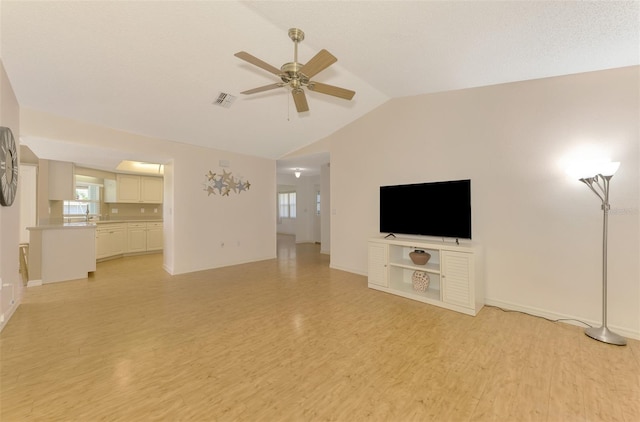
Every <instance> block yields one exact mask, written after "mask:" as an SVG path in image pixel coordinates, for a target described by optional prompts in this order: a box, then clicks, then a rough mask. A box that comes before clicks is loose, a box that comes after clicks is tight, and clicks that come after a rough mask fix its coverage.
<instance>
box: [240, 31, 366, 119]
mask: <svg viewBox="0 0 640 422" xmlns="http://www.w3.org/2000/svg"><path fill="white" fill-rule="evenodd" d="M289 38H291V40H292V41H293V43H294V53H293V62H289V63H285V64H283V65H282V67H281V68H280V69H278V68H277V67H275V66H271V65H270V64H269V63H266V62H263V61H262V60H260V59H259V58H257V57H255V56H252V55H251V54H249V53H247V52H246V51H240V52H239V53H236V54H234V56H236V57H237V58H239V59H242V60H244V61H246V62H248V63H251V64H252V65H254V66H258V67H259V68H261V69H264V70H266V71H267V72H271V73H273V74H274V75H276V76H278V77H279V78H280V79H281V80H282V82H277V83H274V84H269V85H265V86H261V87H258V88H254V89H250V90H248V91H244V92H241V94H245V95H249V94H256V93H258V92H264V91H268V90H271V89H275V88H281V87H289V88H291V95H292V96H293V101H294V102H295V104H296V110H297V111H298V113H302V112H304V111H309V105H308V104H307V97H306V95H305V93H304V90H303V88H307V89H309V90H311V91H314V92H319V93H321V94H327V95H332V96H334V97H338V98H343V99H345V100H351V99H352V98H353V96H354V95H355V91H351V90H349V89H344V88H340V87H337V86H333V85H327V84H323V83H320V82H316V81H312V80H311V78H313V77H314V76H315V75H317V74H318V73H320V72H321V71H323V70H324V69H326V68H328V67H329V66H331V65H332V64H333V63H335V62H336V61H338V59H336V58H335V57H334V56H333V54H331V53H329V52H328V51H327V50H324V49H322V50H320V52H318V54H316V55H315V56H313V57H312V58H311V60H309V61H308V62H307V63H306V64H303V63H299V62H298V43H299V42H301V41H302V40H304V32H302V30H300V29H297V28H291V29H289Z"/></svg>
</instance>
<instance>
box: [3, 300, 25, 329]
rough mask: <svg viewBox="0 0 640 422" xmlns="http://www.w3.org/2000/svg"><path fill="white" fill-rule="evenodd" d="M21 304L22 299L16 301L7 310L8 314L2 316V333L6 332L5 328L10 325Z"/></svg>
mask: <svg viewBox="0 0 640 422" xmlns="http://www.w3.org/2000/svg"><path fill="white" fill-rule="evenodd" d="M20 303H21V299H16V300H15V301H14V302H13V304H12V305H11V307H10V308H9V309H8V310H7V312H5V313H3V314H2V315H0V332H2V330H4V327H6V326H7V324H8V323H9V320H10V319H11V317H12V316H13V314H14V313H15V312H16V310H17V309H18V306H20Z"/></svg>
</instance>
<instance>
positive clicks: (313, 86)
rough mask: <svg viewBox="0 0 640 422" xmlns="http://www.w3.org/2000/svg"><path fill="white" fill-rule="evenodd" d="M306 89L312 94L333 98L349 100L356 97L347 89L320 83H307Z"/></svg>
mask: <svg viewBox="0 0 640 422" xmlns="http://www.w3.org/2000/svg"><path fill="white" fill-rule="evenodd" d="M308 88H309V89H310V90H311V91H313V92H319V93H321V94H327V95H333V96H334V97H338V98H344V99H345V100H350V99H352V98H353V96H354V95H356V92H355V91H351V90H349V89H344V88H340V87H338V86H333V85H327V84H322V83H320V82H313V81H312V82H309V86H308Z"/></svg>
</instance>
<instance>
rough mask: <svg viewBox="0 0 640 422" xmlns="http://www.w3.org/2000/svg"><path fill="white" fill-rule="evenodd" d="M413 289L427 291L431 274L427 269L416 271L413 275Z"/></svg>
mask: <svg viewBox="0 0 640 422" xmlns="http://www.w3.org/2000/svg"><path fill="white" fill-rule="evenodd" d="M411 281H412V282H413V290H415V291H416V292H426V291H427V289H428V288H429V281H430V280H429V274H427V272H426V271H417V270H416V271H414V272H413V275H412V276H411Z"/></svg>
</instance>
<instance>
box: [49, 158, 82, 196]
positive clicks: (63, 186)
mask: <svg viewBox="0 0 640 422" xmlns="http://www.w3.org/2000/svg"><path fill="white" fill-rule="evenodd" d="M48 167H49V172H48V173H49V174H48V176H49V200H51V201H62V200H68V201H71V200H74V199H76V198H75V182H74V177H73V163H69V162H66V161H53V160H49V163H48Z"/></svg>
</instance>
